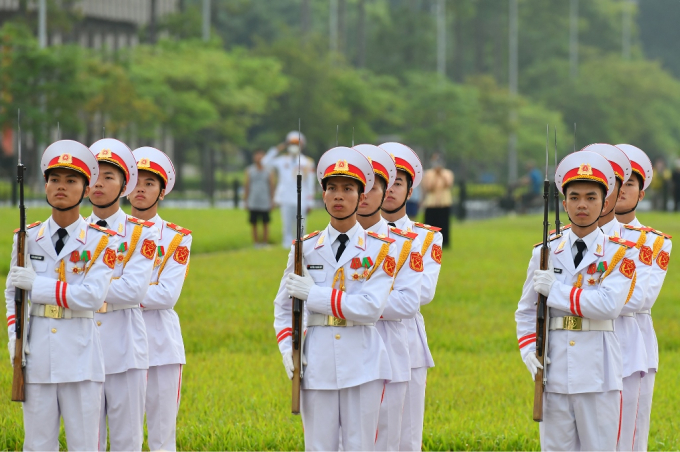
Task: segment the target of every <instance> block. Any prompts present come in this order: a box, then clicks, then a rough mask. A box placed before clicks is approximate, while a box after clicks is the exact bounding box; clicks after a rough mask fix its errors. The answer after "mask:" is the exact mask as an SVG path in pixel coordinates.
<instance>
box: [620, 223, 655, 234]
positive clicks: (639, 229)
mask: <svg viewBox="0 0 680 452" xmlns="http://www.w3.org/2000/svg"><path fill="white" fill-rule="evenodd" d="M623 227H624V228H626V229H630V230H631V231H642V230H644V229H651V228H640V227H637V226H633V225H632V224H624V225H623ZM645 232H647V231H645Z"/></svg>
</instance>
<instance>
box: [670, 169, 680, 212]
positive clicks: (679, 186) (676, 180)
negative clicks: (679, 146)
mask: <svg viewBox="0 0 680 452" xmlns="http://www.w3.org/2000/svg"><path fill="white" fill-rule="evenodd" d="M671 178H672V179H673V210H674V211H676V212H677V211H680V159H676V160H675V168H673V174H672V176H671Z"/></svg>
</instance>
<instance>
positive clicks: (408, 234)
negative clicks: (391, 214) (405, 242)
mask: <svg viewBox="0 0 680 452" xmlns="http://www.w3.org/2000/svg"><path fill="white" fill-rule="evenodd" d="M390 232H391V233H393V234H396V235H398V236H399V237H404V238H406V239H409V240H415V239H417V238H418V234H416V233H415V232H408V231H402V230H401V229H397V228H390Z"/></svg>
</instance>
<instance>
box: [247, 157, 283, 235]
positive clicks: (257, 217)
mask: <svg viewBox="0 0 680 452" xmlns="http://www.w3.org/2000/svg"><path fill="white" fill-rule="evenodd" d="M263 157H264V151H263V150H262V149H258V150H256V151H255V153H254V154H253V164H252V165H250V166H249V167H248V168H246V174H245V179H244V182H243V186H244V187H245V201H246V206H245V207H246V209H247V210H248V212H249V213H250V220H249V221H250V224H251V225H252V227H253V243H254V244H255V247H256V248H257V247H260V246H266V245H267V242H268V239H269V211H271V210H272V200H273V199H274V187H275V183H274V182H275V181H274V173H273V172H272V171H271V170H270V169H269V168H265V166H264V165H263V164H262V158H263ZM258 221H261V222H262V240H261V241H260V240H258V236H257V222H258Z"/></svg>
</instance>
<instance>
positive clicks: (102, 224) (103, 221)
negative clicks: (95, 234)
mask: <svg viewBox="0 0 680 452" xmlns="http://www.w3.org/2000/svg"><path fill="white" fill-rule="evenodd" d="M97 225H98V226H101V227H103V228H108V227H109V225H108V224H106V220H99V221H97Z"/></svg>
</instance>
